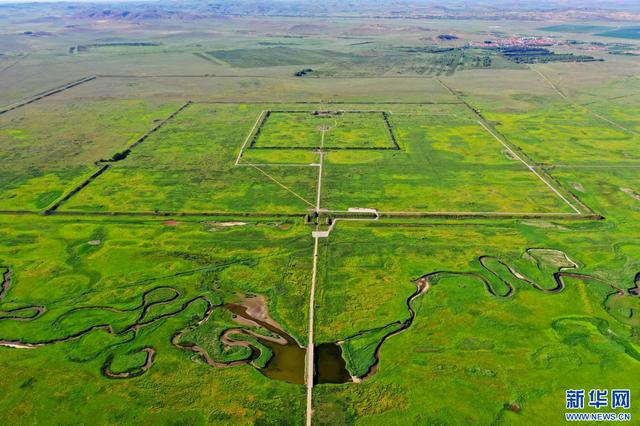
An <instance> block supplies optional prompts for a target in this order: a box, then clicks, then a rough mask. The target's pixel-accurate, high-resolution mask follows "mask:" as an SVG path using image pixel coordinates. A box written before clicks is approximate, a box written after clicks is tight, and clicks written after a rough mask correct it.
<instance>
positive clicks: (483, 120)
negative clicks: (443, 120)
mask: <svg viewBox="0 0 640 426" xmlns="http://www.w3.org/2000/svg"><path fill="white" fill-rule="evenodd" d="M436 80H437V81H438V82H439V83H440V84H441V85H442V87H444V88H446V89H447V90H448V91H449V93H451V95H453V96H455V97H456V98H457V99H459V100H460V101H461V102H462V103H464V104H465V105H466V107H467V108H468V109H469V110H471V112H473V113H474V114H475V116H476V117H477V119H478V124H480V125H481V126H482V127H483V128H484V129H485V130H486V131H487V132H489V134H490V135H492V136H493V137H494V138H495V139H496V140H497V141H498V142H500V144H501V145H502V146H503V147H505V148H506V149H507V150H508V151H509V152H510V153H511V154H512V155H513V156H514V157H515V158H517V159H518V160H519V161H520V162H521V163H522V164H524V165H525V167H526V168H527V169H529V171H531V172H532V173H533V174H534V175H536V176H537V177H538V179H540V180H541V181H542V182H543V183H544V184H545V185H546V186H548V187H549V189H551V191H553V192H554V193H555V194H556V195H557V196H558V197H559V198H560V199H561V200H562V201H564V203H565V204H567V205H568V206H569V207H570V208H571V209H572V210H573V211H575V212H576V213H577V214H583V213H582V212H581V211H580V210H579V209H578V208H576V206H574V205H573V204H572V203H571V202H570V201H569V200H568V199H567V198H566V197H565V196H564V195H562V194H561V193H560V191H558V189H557V188H555V187H554V186H553V185H551V184H550V183H549V181H548V180H547V179H545V178H544V177H543V176H542V174H544V175H545V176H546V177H547V178H548V179H549V180H551V181H552V182H554V183H555V184H556V185H558V186H559V187H560V188H562V189H563V190H565V191H567V192H568V194H570V195H571V197H572V198H573V200H574V201H575V202H576V203H577V204H579V205H580V207H583V208H584V209H585V210H587V211H588V212H593V210H592V209H591V208H589V207H588V206H587V205H586V204H585V203H583V202H582V201H580V199H578V197H576V196H575V195H574V194H573V193H571V191H568V190H567V189H566V188H564V187H563V186H562V184H560V182H558V181H557V180H555V179H554V178H553V177H551V176H550V175H549V174H548V173H546V172H545V171H544V170H542V169H541V170H540V172H541V173H542V174H541V173H538V172H537V171H536V170H535V168H534V167H533V166H532V165H531V164H529V162H528V161H526V160H525V159H524V158H523V157H527V155H526V154H525V153H524V152H523V151H522V150H521V149H518V150H519V151H520V152H521V153H522V155H518V154H516V153H515V151H514V149H513V148H512V146H511V145H512V143H511V142H508V140H507V138H506V137H504V136H503V135H501V134H500V136H498V135H499V132H497V131H496V130H495V129H493V128H492V127H493V126H491V124H490V123H489V122H488V121H487V119H486V118H484V116H483V115H482V114H481V113H480V111H479V110H478V109H476V108H474V107H473V106H471V104H469V102H467V101H466V100H464V99H463V98H462V96H461V95H460V94H459V93H456V92H454V91H453V90H452V89H451V88H450V87H449V86H448V85H446V84H445V83H444V82H443V81H442V80H441V79H440V78H437V77H436ZM532 162H533V161H532Z"/></svg>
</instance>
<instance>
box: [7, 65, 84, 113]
mask: <svg viewBox="0 0 640 426" xmlns="http://www.w3.org/2000/svg"><path fill="white" fill-rule="evenodd" d="M96 78H97V76H95V75H90V76H87V77H83V78H81V79H78V80H74V81H71V82H69V83H65V84H63V85H61V86H57V87H54V88H53V89H50V90H47V91H44V92H40V93H38V94H36V95H34V96H32V97H31V98H28V99H25V100H22V101H17V102H14V103H12V104H9V105H6V106H4V107H2V109H0V115H2V114H6V113H7V112H10V111H13V110H16V109H18V108H22V107H24V106H27V105H30V104H32V103H34V102H37V101H39V100H41V99H44V98H47V97H49V96H52V95H55V94H57V93H60V92H64V91H65V90H68V89H71V88H73V87H76V86H79V85H81V84H82V83H86V82H88V81H92V80H95V79H96Z"/></svg>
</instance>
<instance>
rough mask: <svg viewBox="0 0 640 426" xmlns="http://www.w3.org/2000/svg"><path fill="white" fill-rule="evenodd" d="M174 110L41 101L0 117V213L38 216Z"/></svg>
mask: <svg viewBox="0 0 640 426" xmlns="http://www.w3.org/2000/svg"><path fill="white" fill-rule="evenodd" d="M177 107H178V104H176V103H172V102H162V101H160V102H154V101H148V100H127V99H122V100H118V101H114V102H109V103H104V102H100V101H96V100H79V101H74V102H64V101H62V102H59V101H56V100H51V101H42V102H41V103H37V104H33V105H30V106H27V107H25V108H22V109H18V110H15V111H11V112H9V113H7V114H5V115H2V116H0V162H1V163H2V168H0V210H42V209H44V208H46V207H47V206H49V205H50V204H52V203H53V202H54V201H55V200H56V199H58V198H59V197H60V196H61V195H62V194H63V193H64V192H65V191H66V190H67V189H69V188H71V187H73V186H74V184H77V183H79V181H81V180H83V179H84V178H86V177H88V176H89V175H90V174H91V173H93V172H94V171H95V170H96V169H97V167H96V166H95V165H94V163H95V162H96V161H99V160H101V159H105V158H110V157H111V156H112V155H113V154H114V153H115V152H117V151H121V150H123V149H124V148H126V147H127V146H128V145H129V144H131V143H133V142H134V141H135V140H136V139H138V138H139V137H140V136H142V134H144V133H145V132H146V131H147V130H149V129H150V128H152V127H153V126H154V122H155V121H156V120H161V119H164V118H165V117H166V116H168V115H169V114H170V113H171V112H173V110H175V109H176V108H177Z"/></svg>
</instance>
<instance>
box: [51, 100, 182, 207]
mask: <svg viewBox="0 0 640 426" xmlns="http://www.w3.org/2000/svg"><path fill="white" fill-rule="evenodd" d="M191 103H192V102H191V101H187V102H186V103H185V104H184V105H182V106H180V107H179V108H178V109H177V110H175V111H173V112H172V113H171V114H170V115H169V116H168V117H167V118H165V119H164V120H162V121H161V122H159V123H158V124H156V125H155V126H153V127H152V128H151V129H150V130H147V131H146V132H145V133H144V134H143V135H142V136H140V137H139V138H138V139H136V140H135V142H133V143H132V144H131V145H129V147H128V148H127V149H125V150H124V151H121V152H118V153H116V154H114V155H113V156H112V157H111V158H112V159H111V160H106V161H101V160H99V161H96V166H100V168H99V169H98V170H97V171H96V172H94V173H93V174H92V175H91V176H89V177H88V178H87V179H85V180H84V181H82V182H81V183H80V184H79V185H78V186H76V187H75V188H73V189H72V190H71V191H70V192H68V193H67V194H66V195H64V196H63V197H62V198H60V199H59V200H58V201H56V202H55V203H54V204H53V205H52V206H51V207H49V208H47V209H46V210H45V211H44V214H51V213H53V212H55V211H57V210H58V209H59V208H60V206H62V204H64V203H66V202H67V201H69V199H71V198H72V197H73V196H74V195H76V194H77V193H79V192H80V191H81V190H82V189H84V188H85V187H86V186H88V185H89V184H90V183H91V182H93V181H94V180H95V179H97V178H98V177H99V176H100V175H102V174H103V173H104V172H106V171H107V169H108V168H109V167H110V166H111V164H113V163H116V162H118V161H121V160H124V159H126V158H127V157H128V156H129V154H130V153H131V150H132V149H133V148H134V147H136V146H138V145H139V144H141V143H142V142H144V141H145V140H146V139H147V138H148V137H149V136H151V135H152V134H153V133H155V132H156V131H158V130H159V129H160V128H161V127H162V126H164V125H165V124H166V123H168V122H169V121H170V120H171V119H173V118H174V117H175V116H176V115H178V114H179V113H180V112H181V111H183V110H184V109H185V108H187V107H188V106H189V105H191ZM116 156H120V158H117V159H116V158H115V157H116Z"/></svg>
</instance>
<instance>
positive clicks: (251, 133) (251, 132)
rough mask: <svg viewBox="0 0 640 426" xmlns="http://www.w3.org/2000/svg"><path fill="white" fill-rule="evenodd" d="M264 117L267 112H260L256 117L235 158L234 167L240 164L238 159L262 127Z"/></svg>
mask: <svg viewBox="0 0 640 426" xmlns="http://www.w3.org/2000/svg"><path fill="white" fill-rule="evenodd" d="M266 115H267V110H262V112H261V113H260V114H259V115H258V118H257V119H256V121H255V123H253V127H252V128H251V131H249V134H248V135H247V137H246V138H245V140H244V143H243V144H242V146H241V147H240V152H239V153H238V157H237V158H236V162H235V165H236V166H237V165H238V164H239V163H240V157H242V154H243V153H244V150H245V149H246V146H247V144H248V143H249V140H250V139H252V138H255V136H256V134H255V132H256V131H257V129H259V128H260V127H262V123H263V122H264V120H266V119H267V117H266ZM258 124H259V125H258ZM247 164H249V165H251V166H253V164H251V163H247ZM253 167H255V166H253Z"/></svg>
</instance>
